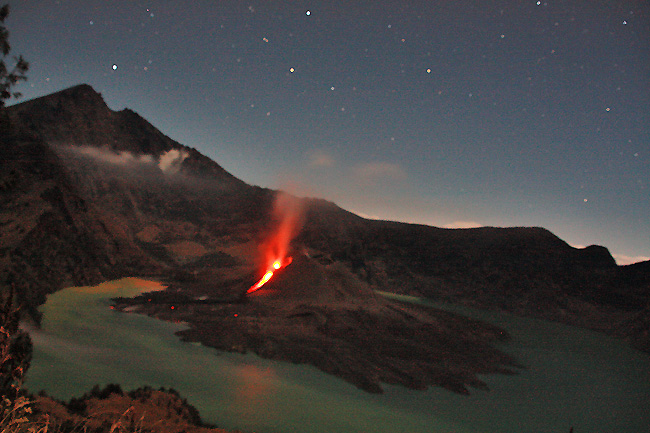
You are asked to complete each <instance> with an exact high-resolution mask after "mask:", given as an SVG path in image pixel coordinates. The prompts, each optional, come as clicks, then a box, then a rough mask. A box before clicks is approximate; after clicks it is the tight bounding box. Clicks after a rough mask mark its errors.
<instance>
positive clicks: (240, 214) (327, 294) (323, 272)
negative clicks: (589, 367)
mask: <svg viewBox="0 0 650 433" xmlns="http://www.w3.org/2000/svg"><path fill="white" fill-rule="evenodd" d="M5 111H6V114H7V116H8V118H9V119H10V121H11V125H12V126H11V127H8V128H9V129H12V130H13V131H14V132H13V133H12V134H5V135H4V136H3V138H2V140H1V141H0V144H1V146H0V153H1V155H0V156H2V164H3V167H2V168H3V170H2V174H0V201H1V202H2V204H3V208H2V209H3V211H2V212H0V223H1V224H2V226H3V229H4V230H3V233H2V235H1V236H0V271H1V272H0V275H2V279H1V280H0V284H2V286H4V287H6V286H7V285H9V284H14V285H15V286H16V287H17V289H18V290H19V293H20V294H21V296H22V298H23V301H25V302H26V303H27V304H28V307H29V308H31V311H32V312H34V311H36V307H37V306H38V305H39V304H41V303H42V302H43V301H44V299H45V295H46V294H47V293H51V292H53V291H55V290H58V289H60V288H62V287H63V286H65V285H77V284H84V285H86V284H92V283H98V282H100V281H101V280H102V279H111V278H117V277H122V276H136V275H137V276H145V277H146V276H151V277H155V278H160V279H163V280H164V281H167V282H168V283H169V284H170V287H169V289H168V290H167V292H166V294H165V295H164V296H163V297H162V298H157V301H156V302H154V303H152V304H147V302H146V299H144V298H143V299H140V300H139V301H137V302H136V305H135V309H136V310H138V311H139V312H141V313H145V314H149V315H152V316H154V317H160V318H163V319H167V320H183V321H187V322H188V323H190V324H191V325H192V330H191V331H188V332H186V333H185V334H184V337H183V338H186V339H189V340H193V341H194V340H196V341H201V342H202V343H204V344H208V345H212V346H214V347H217V348H219V349H222V350H235V351H242V350H243V351H246V350H253V351H255V352H256V353H258V354H261V355H262V356H267V357H273V358H276V359H285V360H293V361H294V362H310V363H312V364H314V365H317V366H318V367H319V368H321V369H323V370H324V371H328V372H330V373H332V374H336V375H338V376H340V377H344V378H346V380H349V381H352V382H353V383H355V384H357V386H361V387H364V389H368V390H374V391H378V390H380V387H379V383H381V382H386V381H388V382H390V383H393V382H394V383H401V384H404V385H406V386H412V387H416V388H422V387H426V386H428V385H431V384H437V385H441V386H447V387H449V388H450V389H454V390H455V391H459V392H465V391H464V390H465V386H467V385H470V386H477V387H481V386H482V385H481V382H480V381H477V379H476V378H475V376H474V375H475V373H476V372H477V371H479V372H480V371H483V372H499V371H504V369H507V366H512V365H516V362H515V361H514V360H511V359H507V358H503V357H501V356H500V355H498V354H496V353H493V352H491V349H488V347H487V346H485V345H484V344H485V342H486V341H491V340H494V339H495V338H496V339H498V336H499V335H501V334H499V332H500V331H496V330H494V329H490V328H484V327H483V326H484V325H476V324H470V323H469V322H463V321H462V320H460V319H459V321H458V327H457V328H455V330H451V329H446V328H444V327H441V326H440V323H442V322H441V321H440V317H441V316H440V315H441V314H442V313H440V312H423V311H419V310H418V311H415V310H411V308H413V307H406V306H404V305H394V304H392V303H390V302H388V301H384V300H377V299H378V298H377V297H376V296H374V295H372V293H374V291H376V290H380V291H386V292H392V293H398V294H407V295H415V296H423V297H427V298H430V299H434V300H438V301H444V302H454V303H460V304H464V305H470V306H475V307H480V308H491V309H498V310H504V311H510V312H514V313H517V314H521V315H527V316H533V317H539V318H544V319H550V320H556V321H560V322H563V323H569V324H573V325H578V326H583V327H587V328H591V329H596V330H599V331H602V332H606V333H609V334H612V335H616V336H618V337H623V338H627V339H628V340H629V341H630V342H631V343H632V344H634V345H635V346H636V347H638V348H641V349H644V350H650V337H649V336H648V334H649V330H650V320H649V319H648V318H649V317H650V308H649V305H650V274H649V272H648V269H649V267H650V265H649V264H650V262H644V263H641V264H637V265H630V266H625V267H621V266H617V265H616V263H615V261H614V259H613V258H612V256H611V254H610V253H609V251H608V250H607V249H606V248H605V247H601V246H590V247H587V248H584V249H576V248H574V247H571V246H569V245H568V244H567V243H566V242H564V241H563V240H561V239H560V238H558V237H557V236H556V235H554V234H553V233H551V232H550V231H548V230H547V229H544V228H535V227H519V228H497V227H481V228H476V229H443V228H436V227H430V226H425V225H417V224H408V223H400V222H392V221H378V220H367V219H364V218H361V217H359V216H357V215H355V214H353V213H350V212H348V211H345V210H343V209H341V208H340V207H338V206H337V205H336V204H334V203H331V202H328V201H326V200H322V199H314V198H294V200H295V202H296V203H298V204H299V207H300V208H301V209H302V210H303V214H302V217H301V223H302V224H301V226H300V230H299V231H298V232H297V233H296V236H295V237H294V238H293V240H292V241H291V243H290V245H289V250H290V253H291V254H292V255H294V258H295V260H296V262H295V265H292V266H289V267H287V268H286V269H283V270H282V272H284V274H282V275H284V276H282V275H280V274H279V275H278V278H277V281H272V282H271V283H270V284H269V286H268V288H265V289H264V290H262V291H261V292H260V293H259V296H258V295H255V296H248V297H247V296H246V295H245V292H246V290H247V289H248V288H249V287H251V286H252V285H253V284H254V283H255V281H256V280H258V279H259V277H260V269H261V267H262V261H263V258H262V255H261V254H260V252H261V251H260V248H261V247H262V246H263V245H265V243H266V242H267V241H268V237H269V234H270V233H272V232H274V231H275V230H276V225H277V223H278V221H277V219H276V216H274V215H275V214H274V206H275V205H274V204H275V203H276V201H277V198H278V197H279V196H280V195H281V194H280V192H278V191H273V190H270V189H266V188H260V187H256V186H251V185H248V184H246V183H245V182H243V181H241V180H239V179H237V178H235V177H234V176H232V175H231V174H229V173H228V172H226V171H225V170H224V169H223V168H222V167H221V166H219V164H217V163H216V162H214V161H212V160H210V159H209V158H207V157H205V156H203V155H201V154H200V153H199V152H198V151H196V150H194V149H191V148H189V147H186V146H183V145H181V144H179V143H177V142H175V141H173V140H172V139H170V138H168V137H166V136H165V135H164V134H162V133H160V132H159V131H158V130H156V129H155V127H153V126H152V125H151V124H150V123H149V122H147V121H146V120H144V119H143V118H142V117H140V116H139V115H138V114H136V113H134V112H132V111H131V110H121V111H118V112H116V111H112V110H110V109H109V108H108V107H107V106H106V104H105V102H104V100H103V98H102V97H101V95H100V94H99V93H97V92H95V91H94V89H92V87H90V86H87V85H80V86H75V87H72V88H70V89H65V90H63V91H60V92H57V93H55V94H53V95H48V96H44V97H41V98H37V99H34V100H31V101H26V102H23V103H21V104H16V105H14V106H11V107H8V108H7V109H6V110H5ZM300 269H302V270H303V271H300V272H299V270H300ZM300 273H304V274H305V275H308V276H310V277H309V278H307V277H305V276H304V275H303V276H301V275H300ZM305 278H306V279H305ZM297 281H305V283H304V284H303V285H299V284H297V283H296V282H297ZM326 281H330V283H324V282H326ZM303 286H307V287H311V288H313V289H314V290H319V291H322V296H319V297H317V298H312V297H310V296H307V295H308V294H307V293H303V292H302V291H301V290H302V288H303ZM283 287H284V288H286V289H287V290H288V289H289V288H293V289H291V290H293V292H292V293H297V294H301V293H302V294H301V295H300V296H297V297H292V298H291V299H290V300H288V299H289V298H287V299H285V301H286V302H284V303H283V302H281V303H280V304H278V306H277V308H270V305H276V304H277V299H276V298H277V296H276V295H274V294H273V293H276V294H277V293H284V292H283V291H282V290H283ZM346 288H355V289H354V290H353V291H352V292H350V291H349V290H347V289H346ZM274 291H275V292H274ZM285 295H286V296H288V292H287V293H285ZM301 296H302V297H301ZM196 299H201V300H205V299H207V300H209V301H211V302H212V301H214V302H212V303H203V302H198V301H195V300H196ZM319 299H326V300H328V303H326V305H323V304H322V303H321V301H319ZM360 299H367V300H372V301H368V302H367V303H364V302H360V301H359V300H360ZM337 300H339V301H337ZM340 300H343V301H345V302H343V301H340ZM122 302H123V304H120V305H117V307H118V308H121V307H124V306H125V305H127V304H128V305H129V306H131V307H133V305H132V303H133V302H134V301H124V300H123V301H122ZM174 303H180V304H179V305H181V304H182V305H184V307H183V308H180V307H179V308H174V309H170V306H174ZM234 310H236V311H238V313H237V315H238V316H236V317H239V318H240V320H238V321H235V322H233V321H232V320H231V319H232V315H231V313H232V312H233V311H234ZM409 317H410V318H411V319H408V320H406V318H409ZM208 318H209V319H208ZM260 320H261V321H262V322H263V323H264V324H265V325H264V327H260V326H261V325H260V323H262V322H260ZM364 320H367V321H370V322H372V323H375V324H376V327H375V329H373V328H368V327H367V326H366V325H364V324H363V323H364V322H363V321H364ZM409 320H415V322H413V323H411V322H409ZM454 320H456V319H454ZM409 323H410V324H409ZM434 324H435V325H434ZM296 326H298V328H295V327H296ZM472 327H476V329H483V331H481V332H479V334H480V335H481V337H480V338H479V337H477V336H476V335H473V334H472V331H471V329H472ZM261 329H263V330H265V331H264V332H260V330H261ZM296 329H299V330H300V332H298V331H296ZM345 329H351V330H355V329H365V332H367V333H368V337H367V338H364V336H363V335H362V334H359V333H358V332H344V330H345ZM378 329H384V330H390V329H393V330H395V329H397V330H399V329H401V331H400V332H403V333H404V335H411V336H413V335H420V334H421V333H424V334H421V335H426V336H424V337H421V338H425V339H429V340H430V341H432V342H437V343H436V344H440V342H441V341H448V339H449V338H450V336H449V335H451V334H449V335H447V334H445V333H454V332H455V333H457V334H456V337H455V338H457V339H458V340H459V341H463V343H462V345H464V346H467V347H473V345H479V346H480V347H481V349H480V350H479V352H481V351H482V353H486V354H487V353H491V354H492V355H490V357H488V358H489V359H491V360H492V361H490V362H494V363H495V364H489V365H483V364H481V363H477V361H478V360H477V359H474V358H472V357H471V356H469V357H468V354H469V352H464V351H461V352H459V353H456V354H455V355H453V356H456V357H458V358H457V359H458V360H459V365H463V366H464V367H463V368H462V369H461V370H462V371H456V372H455V373H453V374H452V373H450V372H448V371H447V372H444V373H443V372H442V370H440V369H439V368H441V367H440V366H437V367H435V368H434V367H433V366H435V365H436V364H435V363H433V361H431V360H432V359H434V358H435V356H434V355H435V354H434V352H429V351H419V352H418V356H419V357H422V359H423V360H424V359H426V360H429V361H427V362H431V363H432V364H431V366H432V367H431V368H433V369H432V370H429V371H428V372H427V373H425V372H423V371H422V370H418V369H417V368H415V367H414V366H413V364H411V361H409V360H408V359H407V358H408V357H405V353H402V352H399V351H398V352H393V351H389V350H388V351H386V352H384V353H383V354H382V355H381V356H379V355H378V354H377V353H375V350H376V349H375V347H384V346H385V347H388V346H386V345H389V343H388V341H392V342H393V343H395V344H397V343H396V342H397V341H398V340H399V338H406V337H399V338H398V336H397V334H396V335H388V334H390V333H388V334H387V335H384V336H382V335H379V334H378V333H377V330H378ZM436 329H438V330H437V331H436ZM215 330H221V331H219V332H216V331H215ZM225 330H228V332H227V333H224V332H225ZM215 332H216V333H215ZM296 332H298V333H296ZM301 332H302V333H301ZM387 332H388V331H387ZM432 332H433V334H431V333H432ZM436 332H441V333H443V334H444V335H442V334H440V335H438V334H436ZM398 334H399V332H398ZM226 335H228V337H227V338H226V337H225V336H226ZM287 335H291V336H292V337H291V338H288V337H287ZM399 335H402V334H399ZM219 336H221V337H219ZM412 338H413V337H408V338H406V340H405V341H404V342H403V344H401V345H400V344H397V346H398V347H410V348H412V349H413V348H414V347H416V345H415V340H412ZM477 338H478V340H477ZM387 339H388V340H387ZM479 340H480V341H479ZM333 341H336V342H337V343H336V344H334V343H333ZM352 342H354V344H357V345H359V347H360V348H359V352H358V353H354V352H353V351H352V349H351V347H353V346H350V344H352ZM371 343H372V344H371ZM393 343H391V344H393ZM373 344H374V346H373ZM446 344H447V343H445V344H443V346H436V345H435V344H433V346H432V347H438V350H442V351H443V352H444V351H447V350H449V347H447V346H446ZM322 345H327V347H330V350H333V352H332V353H331V356H332V359H337V360H339V361H340V363H341V365H338V364H335V363H334V364H333V363H328V362H324V360H323V354H322ZM479 346H477V347H479ZM298 347H300V348H301V349H300V350H298V349H297V348H298ZM413 350H414V349H413ZM477 350H478V349H477ZM445 353H446V352H445ZM305 354H310V355H309V356H307V357H306V358H305V356H306V355H305ZM450 356H451V355H450ZM386 357H388V358H386ZM461 359H462V362H461V361H460V360H461ZM360 360H364V362H361V361H360ZM387 360H390V361H387Z"/></svg>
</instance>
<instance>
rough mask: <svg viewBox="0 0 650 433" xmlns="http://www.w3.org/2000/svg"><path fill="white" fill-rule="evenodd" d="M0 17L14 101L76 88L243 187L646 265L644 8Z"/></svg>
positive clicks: (512, 4) (262, 7)
mask: <svg viewBox="0 0 650 433" xmlns="http://www.w3.org/2000/svg"><path fill="white" fill-rule="evenodd" d="M0 3H4V2H2V1H0ZM9 3H10V5H11V7H12V9H11V13H10V16H9V18H8V19H7V22H6V25H7V27H8V29H9V31H10V32H11V34H10V43H11V45H12V48H13V53H14V54H22V55H23V56H24V57H25V59H26V60H28V61H29V62H30V64H31V68H30V71H29V73H28V76H29V81H28V82H27V83H26V84H22V85H21V86H20V87H19V88H18V89H17V90H20V91H22V93H23V95H24V97H23V98H22V100H25V99H31V98H34V97H37V96H43V95H46V94H48V93H52V92H54V91H57V90H61V89H63V88H66V87H69V86H72V85H75V84H79V83H88V84H90V85H92V86H93V87H94V88H95V89H96V90H97V91H99V92H101V93H102V95H103V96H104V98H105V100H106V102H107V103H108V105H109V106H110V107H111V108H112V109H114V110H120V109H123V108H125V107H128V108H131V109H133V110H135V111H136V112H138V113H139V114H140V115H142V116H143V117H144V118H145V119H147V120H149V121H150V122H151V123H153V124H154V126H156V127H157V128H159V129H160V130H161V131H162V132H164V133H165V134H166V135H168V136H170V137H171V138H173V139H175V140H177V141H179V142H180V143H182V144H185V145H187V146H190V147H194V148H196V149H198V150H199V151H201V152H202V153H204V154H206V155H207V156H209V157H210V158H212V159H214V160H215V161H216V162H218V163H219V164H221V165H222V166H223V167H224V168H225V169H227V170H228V171H230V172H231V173H233V174H234V175H235V176H237V177H239V178H240V179H242V180H244V181H246V182H248V183H251V184H256V185H261V186H266V187H272V188H283V189H286V190H288V191H290V192H294V193H296V194H299V195H306V196H317V197H322V198H326V199H329V200H332V201H335V202H336V203H337V204H339V205H340V206H341V207H343V208H346V209H348V210H351V211H353V212H355V213H358V214H359V215H362V216H366V217H373V218H382V219H393V220H399V221H407V222H417V223H424V224H430V225H434V226H438V227H476V226H502V227H505V226H542V227H545V228H547V229H549V230H551V231H552V232H553V233H555V234H556V235H558V236H559V237H561V238H562V239H564V240H566V241H567V242H569V243H570V244H571V245H574V246H586V245H590V244H599V245H604V246H606V247H608V248H609V249H610V251H611V252H612V253H613V254H614V255H615V257H616V258H617V260H618V262H619V263H629V262H631V261H637V260H641V259H646V260H647V259H648V258H649V257H650V194H649V193H650V114H649V113H650V109H649V108H650V2H647V1H642V0H640V1H624V0H620V1H619V0H611V1H600V0H585V1H552V0H547V1H541V2H540V1H537V0H512V1H489V0H454V1H446V0H445V1H443V0H440V1H433V0H428V1H408V0H402V1H376V0H375V1H277V0H273V1H253V0H251V1H222V0H220V1H217V0H214V1H208V0H203V1H196V0H192V1H181V0H167V1H164V0H151V1H125V0H119V1H117V0H111V1H106V0H59V1H55V0H41V1H38V0H20V1H16V0H14V1H10V2H9ZM11 103H13V102H11Z"/></svg>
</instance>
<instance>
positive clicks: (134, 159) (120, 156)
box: [68, 146, 154, 165]
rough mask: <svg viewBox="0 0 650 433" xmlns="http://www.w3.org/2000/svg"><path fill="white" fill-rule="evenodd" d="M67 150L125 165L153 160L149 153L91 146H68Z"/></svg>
mask: <svg viewBox="0 0 650 433" xmlns="http://www.w3.org/2000/svg"><path fill="white" fill-rule="evenodd" d="M68 150H71V151H73V152H78V153H80V154H82V155H85V156H89V157H91V158H93V159H97V160H100V161H102V162H107V163H109V164H117V165H127V164H133V163H143V164H150V163H152V162H153V161H154V158H153V156H151V155H137V156H136V155H134V154H132V153H131V152H128V151H126V150H122V151H120V152H114V151H112V150H110V149H102V148H99V147H93V146H80V147H69V148H68Z"/></svg>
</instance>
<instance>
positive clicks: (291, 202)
mask: <svg viewBox="0 0 650 433" xmlns="http://www.w3.org/2000/svg"><path fill="white" fill-rule="evenodd" d="M302 211H303V209H302V203H301V201H300V199H298V198H296V197H293V196H290V195H289V194H285V193H282V192H281V193H279V194H278V195H277V196H276V198H275V204H274V208H273V215H274V219H275V220H276V221H277V223H278V224H277V230H276V231H275V233H274V234H273V235H272V236H271V237H270V238H269V239H268V240H267V241H266V242H265V243H264V244H263V245H262V250H263V254H264V257H265V260H264V263H265V264H266V266H265V268H264V269H265V273H264V275H263V276H262V278H260V280H259V281H258V282H257V283H255V284H254V285H253V286H251V288H250V289H248V290H247V291H246V294H250V293H253V292H255V291H256V290H258V289H260V288H261V287H262V286H263V285H264V284H266V283H267V282H268V281H269V280H270V279H271V278H272V277H273V274H274V272H275V271H277V270H279V269H282V268H284V267H286V266H288V265H289V264H291V262H292V260H293V259H292V258H291V257H290V256H288V255H287V252H288V249H289V243H290V242H291V239H293V237H294V236H295V235H296V234H297V233H298V231H299V230H300V227H301V226H302V213H303V212H302Z"/></svg>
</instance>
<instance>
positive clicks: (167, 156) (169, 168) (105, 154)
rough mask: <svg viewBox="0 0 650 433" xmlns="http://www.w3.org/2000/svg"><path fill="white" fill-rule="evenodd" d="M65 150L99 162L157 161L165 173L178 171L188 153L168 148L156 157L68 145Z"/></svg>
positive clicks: (140, 162)
mask: <svg viewBox="0 0 650 433" xmlns="http://www.w3.org/2000/svg"><path fill="white" fill-rule="evenodd" d="M66 150H68V151H71V152H75V153H79V154H81V155H84V156H87V157H90V158H93V159H95V160H98V161H101V162H105V163H108V164H115V165H122V166H126V165H130V164H156V161H157V165H158V167H159V168H160V170H162V171H163V172H164V173H167V174H170V173H176V172H178V170H180V167H181V164H182V163H183V161H184V160H185V159H186V158H187V157H188V156H189V153H187V152H186V151H184V150H177V149H171V150H168V151H167V152H165V153H163V154H161V155H160V156H159V157H157V158H156V157H155V156H153V155H135V154H133V153H131V152H129V151H127V150H121V151H119V152H116V151H113V150H111V149H106V148H99V147H94V146H70V147H67V148H66Z"/></svg>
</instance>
